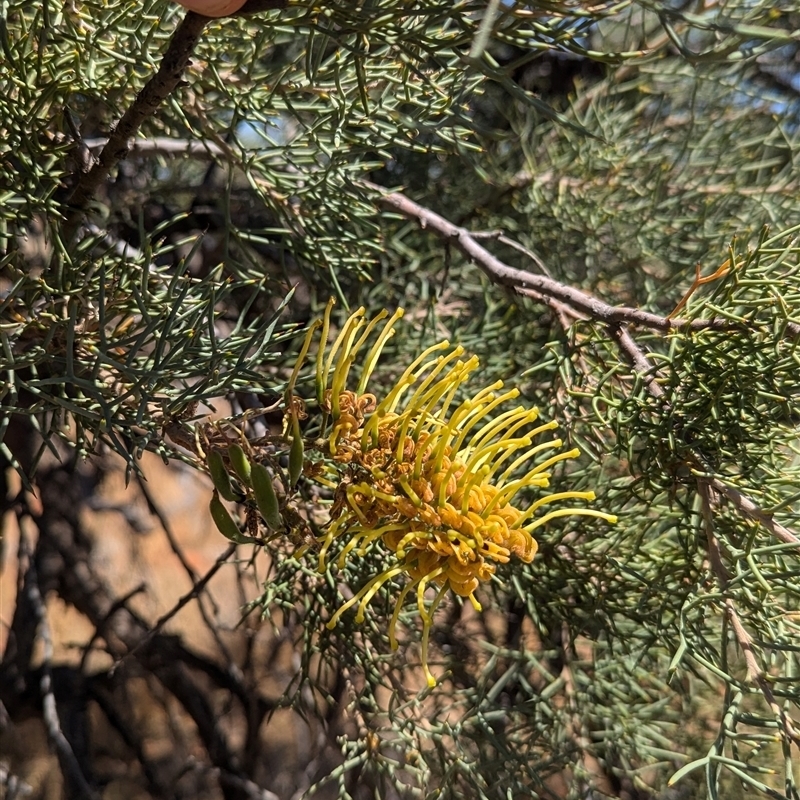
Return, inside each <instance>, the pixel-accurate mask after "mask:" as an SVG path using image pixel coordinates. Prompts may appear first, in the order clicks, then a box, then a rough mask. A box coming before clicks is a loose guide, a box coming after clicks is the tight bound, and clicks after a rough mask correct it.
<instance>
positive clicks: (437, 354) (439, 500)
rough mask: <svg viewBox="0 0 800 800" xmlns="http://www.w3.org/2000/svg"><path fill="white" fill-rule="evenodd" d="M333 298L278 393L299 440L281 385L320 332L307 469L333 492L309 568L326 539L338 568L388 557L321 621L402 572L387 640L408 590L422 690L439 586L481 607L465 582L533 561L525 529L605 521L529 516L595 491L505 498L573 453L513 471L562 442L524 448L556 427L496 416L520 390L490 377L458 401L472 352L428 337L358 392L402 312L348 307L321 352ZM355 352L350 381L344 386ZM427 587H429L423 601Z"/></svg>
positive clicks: (292, 405)
mask: <svg viewBox="0 0 800 800" xmlns="http://www.w3.org/2000/svg"><path fill="white" fill-rule="evenodd" d="M332 306H333V301H331V302H330V303H329V304H328V307H327V309H326V311H325V316H324V318H323V319H322V320H320V321H317V322H316V323H315V324H314V325H312V327H311V329H310V330H309V332H308V335H307V336H306V339H305V342H304V343H303V347H302V349H301V354H300V358H299V359H298V362H297V365H296V367H295V370H294V373H293V374H292V377H291V379H290V381H289V387H288V389H287V422H288V427H289V428H290V429H291V430H292V431H293V432H294V435H295V436H298V435H299V426H298V421H297V420H298V417H299V416H300V415H302V414H304V411H303V408H304V404H303V403H302V401H300V400H299V399H298V398H296V397H295V396H294V385H295V382H296V380H297V376H298V374H299V370H300V368H301V366H302V364H303V362H304V361H305V358H306V356H307V354H308V351H309V349H310V346H311V343H312V340H313V338H314V336H315V332H316V330H318V329H319V327H320V326H321V327H322V337H321V342H320V345H319V350H318V353H317V359H316V394H317V402H318V404H319V406H320V408H321V410H322V412H323V415H324V420H323V436H324V438H323V439H322V440H321V442H320V445H321V446H322V449H323V450H324V451H325V452H324V455H325V456H326V459H327V460H328V464H329V466H328V467H327V469H326V474H325V475H324V476H323V475H319V474H318V473H319V470H318V469H317V470H315V472H317V477H316V479H317V480H318V481H319V482H321V483H323V484H325V485H327V486H330V487H331V488H333V489H335V494H334V502H333V506H332V508H331V510H330V524H329V526H328V529H327V532H326V534H325V535H324V536H322V537H321V538H320V540H319V545H320V549H319V570H320V572H324V571H325V570H326V569H327V566H328V554H329V551H330V550H331V548H332V547H333V546H334V544H336V545H337V549H338V545H342V546H341V549H339V553H338V557H337V565H338V567H339V568H340V569H341V568H343V567H344V565H345V563H346V561H347V559H348V558H350V557H352V556H353V555H354V554H355V555H358V556H363V555H364V554H365V553H366V552H367V550H368V549H369V548H372V547H376V546H377V547H382V548H385V549H386V550H387V551H389V552H388V553H387V555H388V554H390V555H391V557H390V559H389V563H388V566H387V568H386V569H385V570H384V571H383V572H381V573H380V574H379V575H376V576H375V577H374V578H372V580H370V581H369V582H368V583H367V584H366V585H365V586H363V587H362V588H361V589H360V590H359V591H358V592H357V593H356V594H355V595H354V596H353V597H352V598H351V599H350V600H348V601H347V602H346V603H344V604H343V605H342V606H341V607H340V608H339V609H338V611H336V613H335V614H334V615H333V617H332V618H331V620H330V622H329V623H328V627H331V628H332V627H333V626H335V625H336V623H337V621H338V619H339V617H341V615H342V614H344V613H345V612H346V611H347V610H348V609H349V608H351V607H353V606H356V605H357V606H358V610H357V614H356V621H357V622H361V621H363V619H364V614H365V611H366V608H367V606H368V604H369V602H370V601H371V600H372V598H373V597H374V596H375V594H376V593H377V592H378V591H379V590H380V589H381V587H382V586H384V585H385V584H387V583H388V582H390V581H392V580H393V579H395V578H399V577H400V576H402V575H403V574H404V573H405V575H407V576H408V578H409V579H410V580H409V581H408V582H407V583H406V584H405V586H404V588H403V589H402V590H401V592H400V596H399V597H398V600H397V603H396V605H395V609H394V613H393V614H392V618H391V621H390V623H389V639H390V643H391V646H392V647H393V648H396V647H397V640H396V637H395V627H396V624H397V619H398V615H399V613H400V610H401V608H402V606H403V603H404V601H405V600H406V597H407V596H408V595H409V594H410V593H411V592H414V593H415V595H416V602H417V608H418V610H419V615H420V617H421V619H422V624H423V635H422V665H423V669H424V670H425V675H426V678H427V681H428V684H429V685H430V686H434V685H435V683H436V680H435V678H434V677H433V675H432V674H431V672H430V669H429V667H428V638H429V635H430V630H431V625H432V621H433V614H434V612H435V610H436V608H437V606H438V605H439V603H440V602H441V600H442V598H443V597H444V596H445V594H446V593H447V591H448V590H450V591H453V592H454V593H455V594H457V595H459V596H460V597H465V598H469V600H470V601H471V603H472V605H473V606H474V607H475V608H476V609H477V610H479V611H480V610H481V606H480V604H479V602H478V600H477V599H476V597H475V590H476V589H477V588H478V586H479V585H480V584H481V583H482V582H486V581H489V580H491V578H492V576H493V575H494V573H495V570H496V568H497V564H505V563H507V562H509V561H510V560H511V559H512V557H516V558H519V559H521V560H522V561H524V562H526V563H530V562H531V561H532V560H533V557H534V555H535V554H536V549H537V545H536V540H535V539H534V538H533V536H532V533H533V531H535V530H536V528H539V527H541V526H542V525H545V524H546V523H547V522H548V521H549V520H551V519H554V518H556V517H562V516H566V515H572V514H582V515H585V516H591V517H599V518H600V519H603V520H605V521H606V522H610V523H613V522H616V517H614V516H613V515H611V514H606V513H604V512H602V511H595V510H592V509H588V508H559V509H556V510H551V511H549V512H545V513H541V514H540V513H539V512H540V510H541V509H543V507H545V506H547V505H548V504H550V503H553V502H556V501H561V500H593V499H594V492H576V491H565V492H555V493H552V494H543V495H541V496H539V497H538V499H536V500H534V501H533V502H529V503H527V504H523V505H519V504H515V500H517V498H518V496H519V495H520V493H521V492H522V491H523V490H526V489H529V488H530V487H533V488H535V489H538V490H541V489H545V488H547V487H548V485H549V479H550V476H551V474H550V472H549V470H550V468H551V467H552V466H553V465H554V464H556V463H557V462H559V461H563V460H565V459H568V458H575V457H576V456H577V455H578V453H579V451H578V450H577V449H573V450H568V451H560V452H556V453H555V454H552V455H549V457H544V458H543V460H540V461H539V462H538V463H537V464H536V465H535V466H532V467H530V468H528V469H527V471H526V472H524V474H522V473H523V470H524V469H525V468H526V465H529V464H530V463H531V461H532V460H533V459H535V458H536V457H537V456H539V455H540V454H544V453H546V452H547V451H554V450H555V451H558V450H559V448H560V447H561V446H562V441H561V439H550V440H548V441H544V442H540V443H538V444H536V443H534V440H535V439H536V438H537V437H539V436H540V434H543V433H545V432H547V431H551V430H553V429H554V428H556V427H557V425H556V423H555V422H546V423H543V424H537V421H538V416H539V412H538V410H537V409H535V408H532V409H526V408H523V407H521V406H514V407H511V408H506V410H501V407H504V406H507V405H508V402H509V401H511V400H514V399H515V398H516V397H518V396H519V392H518V390H516V389H511V390H508V391H501V390H502V388H503V383H502V381H497V382H496V383H494V384H492V385H491V386H487V387H486V388H485V389H482V390H480V391H479V392H478V393H477V394H475V395H474V396H473V397H471V398H469V399H466V400H462V401H461V402H458V401H457V400H456V396H457V395H458V394H459V390H460V389H461V388H462V386H463V384H465V382H466V381H467V380H468V378H469V376H470V375H471V374H472V373H473V372H474V371H475V370H476V369H477V368H478V366H479V362H478V359H477V357H475V356H472V357H471V358H467V359H462V356H463V355H464V350H463V348H462V347H460V346H457V347H451V345H450V343H449V342H441V343H439V344H436V345H433V346H432V347H429V348H428V349H427V350H425V351H424V352H423V353H422V354H421V355H420V356H419V357H418V358H416V359H414V361H413V362H412V363H411V364H410V365H409V366H408V367H407V368H406V369H405V371H404V372H403V373H402V375H400V377H399V378H398V380H397V381H396V383H395V384H394V387H393V388H392V389H391V390H390V391H389V392H388V394H386V396H385V397H384V398H383V399H382V400H380V401H379V400H378V399H377V397H376V396H375V395H374V394H371V393H369V392H367V385H368V383H369V379H370V376H371V375H372V372H373V370H374V368H375V365H376V363H377V360H378V358H379V356H380V353H381V350H382V349H383V347H384V345H385V344H386V342H387V341H388V339H389V338H390V337H391V336H392V335H393V333H394V325H395V323H396V322H397V321H398V320H399V319H400V317H402V315H403V311H402V309H398V310H397V311H396V312H395V313H394V315H393V316H392V317H390V318H389V319H388V320H386V318H387V317H388V313H387V312H386V311H383V312H381V313H380V314H378V315H377V316H376V317H375V318H374V319H372V320H367V319H366V318H365V316H364V309H363V308H360V309H358V310H357V311H356V312H355V313H354V314H353V315H352V316H351V317H350V318H349V319H348V320H347V322H346V323H345V325H344V327H343V328H342V330H341V332H340V333H339V334H338V336H337V337H336V339H335V340H334V342H333V345H332V346H331V347H330V349H329V350H327V353H326V349H327V340H328V333H329V328H330V314H331V308H332ZM384 320H386V321H385V322H384ZM382 322H384V324H383V326H382V328H381V330H380V332H377V331H378V328H379V326H380V325H381V323H382ZM376 332H377V335H376ZM370 339H373V341H372V344H371V345H370V346H369V347H368V342H369V340H370ZM360 354H363V356H362V359H361V363H360V366H361V371H360V375H359V379H358V383H357V385H356V386H355V389H348V388H347V387H348V378H349V377H350V374H351V372H352V371H353V368H354V366H356V359H357V358H359V355H360ZM429 586H433V587H434V588H436V589H437V591H436V594H435V597H434V598H433V600H432V601H429V602H428V601H426V598H425V595H426V589H428V588H429Z"/></svg>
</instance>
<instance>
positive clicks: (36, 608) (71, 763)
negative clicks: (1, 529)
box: [20, 530, 98, 800]
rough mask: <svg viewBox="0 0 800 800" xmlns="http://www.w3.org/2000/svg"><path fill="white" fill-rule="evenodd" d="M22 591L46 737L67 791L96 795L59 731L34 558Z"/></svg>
mask: <svg viewBox="0 0 800 800" xmlns="http://www.w3.org/2000/svg"><path fill="white" fill-rule="evenodd" d="M20 537H21V538H23V537H24V538H25V539H27V534H26V533H25V532H24V531H22V530H20ZM25 585H26V591H27V593H28V597H29V599H30V600H31V601H32V605H33V612H34V617H35V620H36V630H37V635H38V638H39V641H40V642H41V643H42V677H41V679H40V682H39V690H40V692H41V695H42V718H43V720H44V725H45V729H46V730H47V738H48V739H49V740H50V743H51V744H52V745H53V749H54V750H55V751H56V756H57V757H58V763H59V766H60V767H61V771H62V772H63V774H64V779H65V781H66V783H67V786H68V787H70V793H72V792H74V793H75V796H79V797H84V798H87V800H91V798H95V797H97V796H98V795H97V793H96V792H95V791H94V790H93V789H92V787H91V786H90V785H89V782H88V781H87V780H86V777H85V776H84V774H83V770H82V769H81V767H80V764H79V763H78V759H77V758H76V756H75V753H74V751H73V750H72V745H71V744H70V743H69V740H68V739H67V737H66V736H65V735H64V731H62V730H61V721H60V720H59V717H58V707H57V705H56V697H55V694H54V693H53V679H52V672H51V665H52V661H53V639H52V637H51V635H50V625H49V623H48V621H47V613H46V612H45V608H44V599H43V598H42V593H41V590H40V588H39V576H38V573H37V569H36V560H35V559H34V558H31V559H30V560H29V562H28V570H27V573H26V575H25Z"/></svg>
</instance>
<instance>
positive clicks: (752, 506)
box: [610, 325, 800, 544]
mask: <svg viewBox="0 0 800 800" xmlns="http://www.w3.org/2000/svg"><path fill="white" fill-rule="evenodd" d="M610 333H611V336H612V337H613V338H614V339H615V340H616V342H617V344H618V345H619V348H620V350H621V351H622V353H623V355H625V356H626V358H627V359H628V360H629V361H630V363H631V364H632V365H633V367H634V369H635V370H637V372H639V374H640V377H641V378H642V380H643V381H644V383H645V386H646V387H647V390H648V391H649V392H650V394H651V395H652V396H653V397H654V398H656V399H657V400H663V399H664V396H665V392H664V389H663V388H662V387H661V384H659V383H658V381H657V380H656V374H657V370H656V368H655V367H654V366H653V364H652V363H651V362H650V361H649V360H648V358H647V356H646V355H645V354H644V352H642V349H641V348H640V347H639V345H638V344H637V343H636V342H635V341H634V339H633V337H632V336H631V335H630V333H629V332H628V331H627V329H626V328H625V326H624V325H616V326H611V327H610ZM693 456H694V460H695V464H693V465H692V466H694V467H695V468H697V469H699V470H700V471H702V472H704V473H706V475H708V477H707V478H706V480H707V481H708V483H709V485H710V486H711V487H713V489H714V490H715V491H716V492H719V493H720V494H723V495H725V497H727V498H728V499H729V500H730V501H731V504H732V505H733V507H734V508H735V509H736V510H737V511H738V512H739V513H740V514H741V515H742V516H744V517H747V518H748V519H752V520H753V521H754V522H758V523H760V524H761V525H762V526H763V527H764V528H765V529H766V530H767V531H768V532H769V533H770V534H771V535H772V536H774V537H775V538H776V539H779V540H780V541H782V542H786V543H787V544H800V538H798V537H797V535H796V534H794V533H792V531H790V530H789V529H788V528H786V527H784V526H783V525H781V524H780V523H779V522H777V521H776V520H775V519H774V518H773V517H772V515H771V514H768V513H767V512H766V511H764V510H763V509H761V508H760V507H759V506H758V505H757V504H756V503H755V502H754V501H753V500H751V499H750V498H749V497H748V496H747V495H746V494H743V493H742V492H740V491H739V490H738V489H734V488H733V487H732V486H728V485H727V484H725V483H724V482H723V481H721V480H720V479H719V478H717V477H714V476H712V475H711V473H712V470H711V467H710V466H709V464H708V462H707V461H706V459H705V458H704V457H703V456H702V455H701V454H700V453H698V452H697V451H694V452H693Z"/></svg>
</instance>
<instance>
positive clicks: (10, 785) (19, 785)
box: [0, 764, 33, 800]
mask: <svg viewBox="0 0 800 800" xmlns="http://www.w3.org/2000/svg"><path fill="white" fill-rule="evenodd" d="M0 788H2V789H3V790H4V794H3V797H4V798H5V800H16V798H17V797H27V796H28V795H30V794H33V787H32V786H30V785H29V784H27V783H25V781H22V780H20V779H19V778H18V777H17V776H16V775H12V774H11V772H10V771H9V770H8V769H7V768H6V767H5V766H4V765H3V764H0Z"/></svg>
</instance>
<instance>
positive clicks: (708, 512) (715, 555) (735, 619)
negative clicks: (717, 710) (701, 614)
mask: <svg viewBox="0 0 800 800" xmlns="http://www.w3.org/2000/svg"><path fill="white" fill-rule="evenodd" d="M697 493H698V496H699V497H700V510H701V512H702V516H703V523H704V527H705V530H706V544H707V547H708V561H709V564H710V565H711V571H712V572H713V573H714V577H715V578H716V580H717V583H718V584H719V588H720V589H721V590H722V591H723V592H724V591H725V590H726V589H727V588H728V584H729V583H730V575H729V573H728V570H727V569H726V568H725V565H724V563H723V560H722V551H721V548H720V543H719V539H718V538H717V535H716V532H715V530H714V512H713V508H712V500H711V482H710V481H708V480H707V479H705V478H699V479H698V481H697ZM725 614H726V615H727V617H728V619H729V621H730V623H731V629H732V630H733V635H734V638H735V639H736V643H737V644H738V645H739V649H740V650H741V651H742V655H743V656H744V663H745V666H746V667H747V676H746V679H747V680H748V681H750V682H751V683H753V684H755V685H756V686H757V687H758V689H759V691H760V692H761V694H762V695H763V697H764V700H765V701H766V703H767V705H768V706H769V708H770V710H771V711H772V713H773V714H774V715H775V718H776V719H777V720H779V721H780V724H781V726H782V727H783V731H784V733H785V734H786V736H787V737H788V738H789V739H791V740H792V741H793V742H794V743H795V744H800V733H798V732H797V730H796V729H795V727H794V725H793V724H792V723H793V721H792V719H791V718H790V717H789V715H788V714H786V713H785V712H784V710H783V709H782V708H781V707H780V704H779V703H778V702H777V700H776V699H775V695H774V694H773V692H772V687H771V686H770V685H769V683H768V682H767V679H766V673H765V672H764V669H763V667H762V666H761V664H759V662H758V658H757V657H756V653H755V650H754V648H753V639H752V637H751V636H750V634H749V633H748V632H747V629H746V628H745V627H744V624H743V623H742V619H741V617H740V616H739V612H738V610H737V609H736V604H735V603H734V602H733V600H732V598H730V597H726V598H725Z"/></svg>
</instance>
